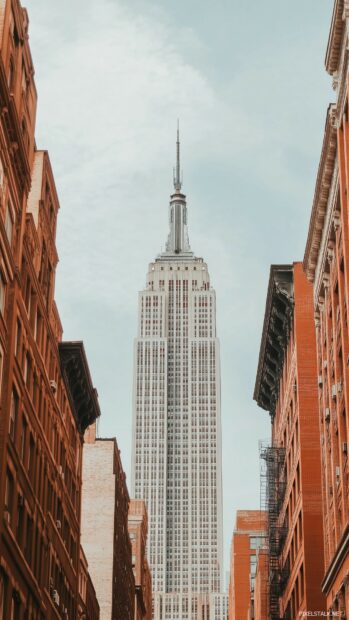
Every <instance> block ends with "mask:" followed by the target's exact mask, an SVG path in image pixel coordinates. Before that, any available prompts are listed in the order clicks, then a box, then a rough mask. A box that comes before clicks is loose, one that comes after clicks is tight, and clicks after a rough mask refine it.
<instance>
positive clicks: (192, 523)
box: [132, 134, 223, 620]
mask: <svg viewBox="0 0 349 620" xmlns="http://www.w3.org/2000/svg"><path fill="white" fill-rule="evenodd" d="M179 148H180V145H179V137H178V134H177V164H176V169H175V174H174V193H173V194H172V196H171V200H170V206H169V224H170V232H169V236H168V241H167V244H166V251H165V252H163V253H162V254H160V255H159V256H158V257H157V258H156V259H155V261H154V262H153V263H151V264H150V266H149V271H148V276H147V285H146V288H145V290H143V291H141V292H140V293H139V313H138V336H137V338H136V341H135V366H134V411H133V416H134V417H133V424H134V426H133V472H132V485H133V493H134V496H135V497H136V498H142V499H145V500H146V502H147V507H148V514H149V534H150V535H149V544H148V556H149V561H150V565H151V570H152V578H153V593H154V618H155V619H156V620H172V619H174V618H178V619H180V620H187V619H188V620H197V618H200V619H201V618H204V619H205V620H206V618H208V619H210V618H214V619H216V618H217V619H218V618H219V620H220V618H223V615H220V613H219V612H217V614H216V613H215V612H214V607H215V606H216V607H217V609H218V607H219V605H221V604H223V603H221V602H220V597H219V596H218V595H213V593H220V592H221V577H222V575H221V573H222V483H221V473H222V472H221V422H220V359H219V341H218V338H217V335H216V298H215V293H214V290H213V289H212V288H211V287H210V278H209V274H208V271H207V266H206V264H205V263H204V262H203V259H202V258H197V257H196V256H194V254H193V252H192V251H191V249H190V245H189V238H188V228H187V204H186V197H185V195H184V194H183V193H182V183H181V175H180V157H179V155H180V154H179Z"/></svg>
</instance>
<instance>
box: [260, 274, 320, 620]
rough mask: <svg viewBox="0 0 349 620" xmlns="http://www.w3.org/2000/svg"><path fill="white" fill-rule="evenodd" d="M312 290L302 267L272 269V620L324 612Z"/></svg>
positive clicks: (265, 342)
mask: <svg viewBox="0 0 349 620" xmlns="http://www.w3.org/2000/svg"><path fill="white" fill-rule="evenodd" d="M312 292H313V291H312V286H311V285H310V283H309V282H308V281H307V278H306V276H305V274H304V272H303V269H302V264H301V263H294V264H293V265H281V266H272V267H271V271H270V279H269V288H268V295H267V302H266V309H265V317H264V325H263V333H262V341H261V348H260V355H259V363H258V371H257V379H256V387H255V392H254V398H255V400H256V401H257V403H258V405H259V406H260V407H262V408H263V409H265V410H266V411H268V412H269V413H270V415H271V421H272V442H271V446H268V447H265V448H263V449H262V453H261V457H262V459H263V461H264V465H265V470H264V479H263V477H262V481H263V480H264V483H265V508H266V510H267V512H268V549H269V592H268V594H269V596H268V602H269V609H268V613H269V617H270V620H279V619H280V618H285V619H289V618H290V619H291V620H294V619H295V618H297V617H298V615H299V613H300V612H303V611H308V612H313V611H314V612H319V611H324V610H325V600H324V597H323V595H322V593H321V580H322V577H323V572H324V563H323V528H322V501H321V468H320V433H319V423H318V414H317V411H318V403H317V368H316V343H315V328H314V316H313V307H312Z"/></svg>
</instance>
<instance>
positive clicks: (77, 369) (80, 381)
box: [58, 341, 101, 433]
mask: <svg viewBox="0 0 349 620" xmlns="http://www.w3.org/2000/svg"><path fill="white" fill-rule="evenodd" d="M58 350H59V356H60V362H61V369H62V374H63V378H64V382H65V385H66V388H67V392H68V395H69V398H70V402H71V405H72V410H73V414H74V417H75V420H76V424H77V427H78V430H79V432H80V433H84V431H85V430H86V429H87V427H88V426H90V424H92V423H93V422H94V421H95V420H96V419H97V418H98V417H99V416H100V415H101V411H100V408H99V403H98V394H97V390H96V388H94V387H93V383H92V379H91V374H90V369H89V366H88V362H87V358H86V353H85V348H84V343H83V342H82V341H67V342H60V343H59V344H58Z"/></svg>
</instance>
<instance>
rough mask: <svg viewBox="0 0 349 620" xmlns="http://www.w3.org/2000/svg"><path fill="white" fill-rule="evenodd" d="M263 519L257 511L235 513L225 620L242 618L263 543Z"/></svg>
mask: <svg viewBox="0 0 349 620" xmlns="http://www.w3.org/2000/svg"><path fill="white" fill-rule="evenodd" d="M265 536H266V515H265V513H264V512H262V511H260V510H238V511H237V514H236V524H235V530H234V534H233V539H232V543H231V556H230V584H229V620H240V618H244V619H245V618H246V620H247V614H248V610H249V608H250V605H251V593H252V592H253V590H254V580H255V575H256V565H257V550H258V549H259V548H260V546H261V545H262V544H263V542H264V541H265Z"/></svg>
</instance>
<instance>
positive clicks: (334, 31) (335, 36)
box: [325, 0, 345, 75]
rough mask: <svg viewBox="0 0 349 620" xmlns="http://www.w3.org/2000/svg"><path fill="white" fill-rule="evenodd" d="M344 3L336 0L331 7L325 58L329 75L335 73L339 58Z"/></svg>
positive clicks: (342, 32) (341, 0)
mask: <svg viewBox="0 0 349 620" xmlns="http://www.w3.org/2000/svg"><path fill="white" fill-rule="evenodd" d="M344 2H345V0H336V1H335V4H334V7H333V13H332V19H331V27H330V34H329V37H328V42H327V49H326V56H325V67H326V71H327V72H328V73H329V74H330V75H333V74H334V73H335V72H336V71H337V69H338V65H339V61H340V56H341V49H342V42H343V35H344V30H345V21H344V20H343V11H344V8H345V7H344Z"/></svg>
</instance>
